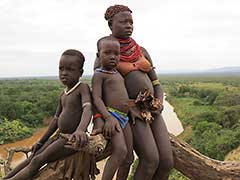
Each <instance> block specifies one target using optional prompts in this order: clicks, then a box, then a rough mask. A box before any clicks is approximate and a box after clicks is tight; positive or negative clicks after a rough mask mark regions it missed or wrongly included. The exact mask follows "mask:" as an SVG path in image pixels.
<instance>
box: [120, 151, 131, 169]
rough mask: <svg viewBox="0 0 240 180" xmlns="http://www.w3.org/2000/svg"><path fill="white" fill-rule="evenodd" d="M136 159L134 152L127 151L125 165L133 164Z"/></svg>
mask: <svg viewBox="0 0 240 180" xmlns="http://www.w3.org/2000/svg"><path fill="white" fill-rule="evenodd" d="M133 161H134V155H133V152H127V155H126V158H125V160H124V162H123V164H122V165H123V166H131V165H132V163H133Z"/></svg>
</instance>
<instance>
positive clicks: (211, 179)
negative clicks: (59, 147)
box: [34, 134, 240, 180]
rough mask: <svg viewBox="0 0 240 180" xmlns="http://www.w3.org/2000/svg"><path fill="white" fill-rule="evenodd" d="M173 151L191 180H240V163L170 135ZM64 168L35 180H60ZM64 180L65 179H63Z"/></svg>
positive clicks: (45, 171)
mask: <svg viewBox="0 0 240 180" xmlns="http://www.w3.org/2000/svg"><path fill="white" fill-rule="evenodd" d="M169 137H170V141H171V144H172V149H173V156H174V168H175V169H177V170H178V171H180V172H182V173H183V174H184V175H185V176H186V177H188V178H190V179H191V180H240V162H234V161H231V162H230V161H229V162H225V161H224V162H223V161H217V160H214V159H211V158H209V157H206V156H204V155H202V154H201V153H199V152H198V151H196V150H195V149H193V148H192V147H191V146H190V145H189V144H187V143H186V142H184V141H182V140H179V139H177V138H176V137H175V136H174V135H172V134H170V135H169ZM63 166H64V160H62V161H61V162H60V163H59V164H58V167H57V170H56V171H54V170H52V169H51V168H47V167H45V168H43V169H42V170H41V171H40V172H39V174H38V175H37V177H36V178H34V179H35V180H49V179H51V180H60V179H59V178H58V173H60V172H59V170H61V169H62V167H63ZM61 180H63V179H61Z"/></svg>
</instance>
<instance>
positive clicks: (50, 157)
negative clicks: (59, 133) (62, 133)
mask: <svg viewBox="0 0 240 180" xmlns="http://www.w3.org/2000/svg"><path fill="white" fill-rule="evenodd" d="M65 143H66V140H65V139H62V138H60V139H57V140H56V141H54V142H53V143H52V144H50V145H49V146H48V147H46V149H45V150H44V151H42V152H41V153H39V154H38V155H36V156H34V157H33V158H32V160H31V162H30V163H29V164H28V165H27V166H26V167H25V168H24V169H22V170H21V171H19V172H18V173H17V174H16V175H15V176H13V177H12V178H9V179H10V180H26V179H30V178H31V177H33V176H34V175H36V174H37V172H38V170H39V169H40V168H41V167H42V166H43V165H44V164H46V163H49V162H53V161H56V160H58V159H60V158H64V157H66V156H69V155H71V154H73V153H75V152H76V151H74V150H72V149H69V148H64V145H65Z"/></svg>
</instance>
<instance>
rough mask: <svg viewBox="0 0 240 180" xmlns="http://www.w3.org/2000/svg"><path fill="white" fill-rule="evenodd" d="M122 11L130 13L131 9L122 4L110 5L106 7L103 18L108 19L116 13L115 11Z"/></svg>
mask: <svg viewBox="0 0 240 180" xmlns="http://www.w3.org/2000/svg"><path fill="white" fill-rule="evenodd" d="M124 11H128V12H130V13H132V11H131V9H129V7H127V6H124V5H118V4H116V5H114V6H110V7H109V8H107V10H106V12H105V15H104V18H105V19H106V20H107V21H109V20H110V19H112V17H113V16H114V15H116V14H117V13H120V12H124Z"/></svg>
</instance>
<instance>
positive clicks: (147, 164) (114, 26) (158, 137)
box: [94, 11, 173, 180]
mask: <svg viewBox="0 0 240 180" xmlns="http://www.w3.org/2000/svg"><path fill="white" fill-rule="evenodd" d="M109 28H110V29H111V31H112V35H113V36H114V37H117V38H120V39H127V38H129V37H130V36H131V34H132V31H133V19H132V15H131V13H130V12H128V11H124V12H120V13H118V14H116V15H114V16H113V18H112V19H111V20H110V21H109ZM141 49H142V53H143V55H144V56H145V58H146V59H147V60H148V61H149V62H150V63H151V64H152V60H151V57H150V56H149V54H148V52H147V50H146V49H144V48H143V47H142V48H141ZM94 66H95V68H96V67H99V60H98V59H96V61H95V64H94ZM156 79H158V77H157V74H156V72H155V71H154V69H152V70H151V71H150V72H148V73H144V72H142V71H131V72H130V73H128V74H127V75H126V76H125V77H124V80H125V86H126V89H127V92H128V96H129V98H130V99H136V97H137V95H138V93H139V92H140V91H143V90H144V89H145V88H147V89H149V90H150V91H152V93H153V94H154V96H155V97H156V98H159V99H160V100H161V102H162V101H163V91H162V88H161V86H160V84H159V85H155V86H153V85H152V82H151V81H153V80H156ZM161 111H162V107H161V108H160V109H159V110H158V111H156V112H154V113H153V116H154V121H153V122H152V123H151V124H146V123H145V122H143V121H142V120H141V119H135V121H136V124H134V125H132V133H133V144H134V150H135V152H136V153H137V155H138V157H139V164H138V166H137V169H136V172H135V174H134V179H135V180H146V179H148V180H151V179H152V180H159V179H161V180H167V179H168V176H169V173H170V170H171V169H172V168H173V157H172V149H171V144H170V141H169V137H168V131H167V128H166V125H165V123H164V121H163V118H162V115H161ZM143 142H144V143H143ZM126 162H127V160H126ZM123 164H124V163H123ZM126 167H127V165H126ZM125 172H127V171H125ZM119 180H120V179H119Z"/></svg>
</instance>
